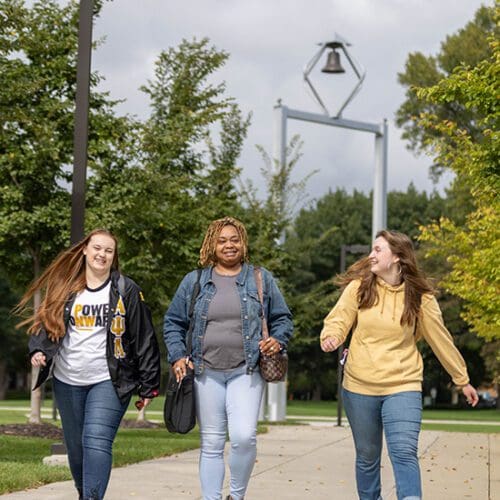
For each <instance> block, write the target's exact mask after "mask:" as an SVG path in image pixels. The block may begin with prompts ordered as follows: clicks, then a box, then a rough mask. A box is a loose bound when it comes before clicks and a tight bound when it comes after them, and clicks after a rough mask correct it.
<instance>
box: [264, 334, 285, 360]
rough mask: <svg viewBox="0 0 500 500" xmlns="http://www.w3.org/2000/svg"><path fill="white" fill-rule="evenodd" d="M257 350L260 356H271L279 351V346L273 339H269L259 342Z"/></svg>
mask: <svg viewBox="0 0 500 500" xmlns="http://www.w3.org/2000/svg"><path fill="white" fill-rule="evenodd" d="M259 349H260V352H261V353H262V354H266V355H267V356H273V355H274V354H278V352H280V351H281V344H280V343H279V342H278V341H277V340H276V339H274V338H273V337H269V338H267V339H266V340H261V341H260V342H259Z"/></svg>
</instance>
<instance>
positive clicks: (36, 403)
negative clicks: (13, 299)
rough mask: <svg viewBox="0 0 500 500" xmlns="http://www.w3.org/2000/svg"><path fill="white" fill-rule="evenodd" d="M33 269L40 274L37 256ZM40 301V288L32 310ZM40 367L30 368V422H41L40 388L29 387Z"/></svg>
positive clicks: (36, 307) (35, 378)
mask: <svg viewBox="0 0 500 500" xmlns="http://www.w3.org/2000/svg"><path fill="white" fill-rule="evenodd" d="M33 270H34V274H35V278H37V277H38V276H39V275H40V261H39V259H38V257H37V256H35V255H34V256H33ZM40 302H41V294H40V290H37V291H36V292H35V295H34V297H33V310H34V311H36V310H37V309H38V307H39V306H40ZM39 371H40V368H35V367H33V368H32V369H31V384H30V393H31V396H30V402H31V405H30V406H31V411H30V416H29V422H30V424H40V423H41V422H42V388H41V387H39V388H38V389H36V390H35V391H32V390H31V388H32V387H33V385H34V384H35V383H36V380H37V378H38V373H39Z"/></svg>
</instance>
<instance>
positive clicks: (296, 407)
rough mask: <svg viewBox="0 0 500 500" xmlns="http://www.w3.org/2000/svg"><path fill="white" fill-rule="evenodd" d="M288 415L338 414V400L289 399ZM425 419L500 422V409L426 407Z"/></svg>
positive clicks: (324, 415) (323, 415) (331, 416)
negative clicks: (442, 408)
mask: <svg viewBox="0 0 500 500" xmlns="http://www.w3.org/2000/svg"><path fill="white" fill-rule="evenodd" d="M287 415H290V416H297V415H307V416H311V417H330V418H334V417H336V416H337V402H336V401H289V402H288V404H287ZM423 418H424V419H425V420H469V421H488V422H500V411H499V410H495V409H483V408H482V409H475V408H466V409H450V410H434V409H424V411H423Z"/></svg>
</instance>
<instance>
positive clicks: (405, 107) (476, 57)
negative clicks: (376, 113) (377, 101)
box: [396, 6, 498, 175]
mask: <svg viewBox="0 0 500 500" xmlns="http://www.w3.org/2000/svg"><path fill="white" fill-rule="evenodd" d="M494 11H495V9H494V7H487V6H482V7H480V8H479V9H478V10H477V12H476V14H475V16H474V19H473V20H472V21H470V22H469V23H467V25H466V26H465V27H464V28H462V29H460V30H458V32H457V33H455V34H453V35H449V36H447V37H446V39H445V40H444V41H443V42H442V43H441V49H440V51H439V53H438V54H436V55H435V56H426V55H424V54H422V53H421V52H413V53H410V54H409V55H408V59H407V61H406V64H405V70H404V72H402V73H399V74H398V79H399V83H401V85H403V87H405V88H406V100H405V101H404V102H403V104H402V105H401V106H400V107H399V109H398V111H397V112H396V124H397V125H398V126H399V127H402V128H403V134H402V137H403V139H406V140H407V141H408V147H409V148H410V149H412V150H413V151H415V152H417V153H418V152H426V151H427V139H429V138H432V137H435V135H436V133H437V131H435V130H430V129H428V128H422V127H420V125H419V117H420V115H421V114H422V113H429V112H430V113H433V114H435V115H436V116H438V117H439V118H440V119H442V120H452V121H454V122H455V123H457V124H458V125H459V126H460V127H461V128H462V129H464V130H467V131H468V133H469V134H470V135H471V136H472V137H478V136H480V135H481V130H480V128H478V125H477V123H478V118H480V117H481V115H480V114H479V110H477V109H474V108H471V107H465V106H464V105H463V104H462V103H460V102H454V101H443V102H439V103H438V102H429V101H428V100H426V99H423V98H422V97H421V96H420V95H419V94H418V93H417V92H416V91H415V89H416V88H427V87H432V86H433V85H436V84H437V83H438V82H439V81H440V80H442V79H445V78H447V77H448V76H450V75H451V74H452V73H453V71H454V69H455V68H456V67H457V66H459V65H461V64H465V65H467V66H470V67H474V66H476V65H477V64H478V63H479V62H480V61H482V60H484V59H485V58H487V57H489V56H490V55H491V48H490V45H489V43H488V37H489V36H491V35H494V34H497V35H498V27H497V25H496V22H495V19H494ZM437 160H438V159H437V158H436V161H437ZM445 166H446V165H443V164H440V163H436V162H435V163H434V166H433V172H434V173H435V174H436V175H439V173H440V172H441V171H442V168H443V167H445Z"/></svg>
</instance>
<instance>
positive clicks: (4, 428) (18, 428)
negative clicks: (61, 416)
mask: <svg viewBox="0 0 500 500" xmlns="http://www.w3.org/2000/svg"><path fill="white" fill-rule="evenodd" d="M0 434H6V435H8V436H26V437H39V438H48V439H58V440H61V439H62V438H63V433H62V430H61V429H60V428H59V427H57V426H55V425H52V424H46V423H42V424H5V425H0Z"/></svg>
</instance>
